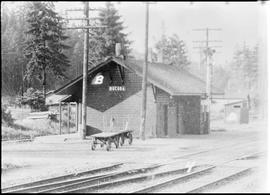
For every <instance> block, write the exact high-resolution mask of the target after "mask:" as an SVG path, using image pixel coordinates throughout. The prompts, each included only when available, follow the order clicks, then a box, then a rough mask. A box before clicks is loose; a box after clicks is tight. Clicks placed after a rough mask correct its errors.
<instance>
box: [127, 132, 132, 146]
mask: <svg viewBox="0 0 270 195" xmlns="http://www.w3.org/2000/svg"><path fill="white" fill-rule="evenodd" d="M128 138H129V142H128V143H129V145H131V144H132V141H133V137H132V133H129V135H128Z"/></svg>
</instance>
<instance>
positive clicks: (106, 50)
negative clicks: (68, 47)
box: [89, 2, 131, 64]
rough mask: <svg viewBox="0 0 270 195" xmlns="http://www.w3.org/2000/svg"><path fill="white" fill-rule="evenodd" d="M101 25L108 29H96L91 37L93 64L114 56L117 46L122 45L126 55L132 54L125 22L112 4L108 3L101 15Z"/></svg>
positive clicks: (91, 58) (123, 52) (91, 59)
mask: <svg viewBox="0 0 270 195" xmlns="http://www.w3.org/2000/svg"><path fill="white" fill-rule="evenodd" d="M99 17H100V19H99V25H102V26H106V28H99V29H94V30H93V31H92V32H91V35H90V44H89V45H90V52H89V53H90V61H91V63H92V64H94V63H96V62H99V61H101V60H104V59H105V58H106V57H108V56H114V54H115V44H116V43H121V45H122V51H121V53H122V54H124V55H126V56H127V55H128V54H129V53H130V51H131V50H130V48H129V46H130V44H131V41H129V40H128V39H127V34H125V33H123V32H122V31H123V30H124V26H123V22H122V21H120V19H121V16H119V15H118V11H117V10H116V9H115V7H114V6H113V4H112V3H110V2H107V3H106V7H105V8H104V9H102V10H101V11H100V13H99Z"/></svg>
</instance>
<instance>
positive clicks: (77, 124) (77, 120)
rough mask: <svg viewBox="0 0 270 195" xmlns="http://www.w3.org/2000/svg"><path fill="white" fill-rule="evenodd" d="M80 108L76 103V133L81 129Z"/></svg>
mask: <svg viewBox="0 0 270 195" xmlns="http://www.w3.org/2000/svg"><path fill="white" fill-rule="evenodd" d="M78 116H79V106H78V102H76V112H75V124H76V132H78V128H79V117H78Z"/></svg>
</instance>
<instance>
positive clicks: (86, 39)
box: [80, 2, 89, 139]
mask: <svg viewBox="0 0 270 195" xmlns="http://www.w3.org/2000/svg"><path fill="white" fill-rule="evenodd" d="M84 3H85V4H84V5H85V7H84V15H85V18H89V2H84ZM85 25H86V26H89V20H85ZM88 45H89V28H86V29H84V48H83V49H84V51H83V54H84V56H83V87H82V128H81V129H80V136H81V139H85V135H86V114H87V112H86V109H87V108H86V101H87V100H86V98H87V70H88V51H89V47H88Z"/></svg>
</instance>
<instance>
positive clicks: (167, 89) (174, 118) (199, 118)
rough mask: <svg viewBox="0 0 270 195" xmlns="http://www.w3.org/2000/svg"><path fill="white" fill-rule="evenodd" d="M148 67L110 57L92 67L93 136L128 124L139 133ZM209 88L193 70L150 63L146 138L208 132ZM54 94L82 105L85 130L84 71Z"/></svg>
mask: <svg viewBox="0 0 270 195" xmlns="http://www.w3.org/2000/svg"><path fill="white" fill-rule="evenodd" d="M143 65H144V62H143V61H138V60H133V59H125V60H124V59H122V58H116V57H110V58H108V59H107V60H105V61H104V62H102V63H100V64H98V65H96V66H95V67H93V68H91V69H89V70H88V83H87V87H88V89H87V121H86V123H87V135H91V134H93V133H98V132H101V131H104V132H106V131H120V130H123V129H124V128H128V129H132V130H134V133H133V134H134V136H135V137H136V136H139V130H140V123H141V104H142V75H143ZM205 88H206V84H205V82H204V81H203V80H201V79H199V78H198V77H196V76H195V75H193V74H191V73H190V72H188V71H187V70H183V69H179V68H177V67H175V66H172V65H168V64H163V63H150V62H149V64H148V84H147V113H146V136H147V137H177V136H179V135H181V134H206V133H208V131H209V127H208V125H207V124H208V120H209V119H208V115H207V113H206V110H205V106H204V105H203V104H204V101H205V98H206V94H205ZM212 93H213V94H216V95H222V94H223V91H221V90H219V89H217V88H215V87H212ZM51 95H55V96H58V97H61V98H60V99H59V100H58V103H60V102H75V103H76V105H77V106H76V107H77V109H76V116H77V117H76V123H77V127H78V128H80V124H81V121H82V120H81V110H82V108H81V103H82V75H81V76H79V77H78V78H76V79H74V80H72V81H70V82H69V83H67V84H66V85H64V86H62V87H61V88H59V89H57V90H55V91H54V92H53V93H52V94H51ZM48 98H50V96H49V97H48ZM112 121H113V128H112V126H111V122H112Z"/></svg>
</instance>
